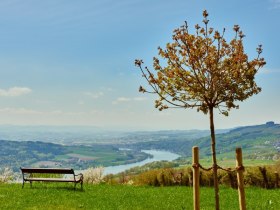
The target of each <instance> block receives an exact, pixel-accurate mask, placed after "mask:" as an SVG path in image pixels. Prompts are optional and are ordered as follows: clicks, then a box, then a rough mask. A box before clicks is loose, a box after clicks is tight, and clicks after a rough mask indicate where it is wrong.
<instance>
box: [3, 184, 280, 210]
mask: <svg viewBox="0 0 280 210" xmlns="http://www.w3.org/2000/svg"><path fill="white" fill-rule="evenodd" d="M279 193H280V190H265V189H259V188H247V189H246V198H247V200H246V201H247V209H256V210H262V209H264V210H266V209H275V210H276V209H277V210H278V209H280V200H279ZM220 198H221V200H220V202H221V209H230V210H231V209H238V193H237V191H236V190H233V189H230V188H226V187H221V189H220ZM192 208H193V207H192V188H189V187H135V186H123V185H115V186H110V185H85V187H84V191H81V190H80V189H79V186H78V188H77V190H76V191H74V190H73V185H71V184H70V183H69V184H63V183H57V184H47V183H43V184H40V183H34V185H33V188H30V186H29V185H28V184H27V185H26V186H25V188H23V189H21V185H20V184H2V185H0V209H1V210H2V209H40V210H41V209H67V210H69V209H93V210H94V209H104V210H105V209H106V210H110V209H112V210H118V209H127V210H128V209H129V210H131V209H133V210H134V209H135V210H137V209H145V210H146V209H160V210H165V209H166V210H169V209H174V210H175V209H176V210H180V209H186V210H189V209H192ZM212 209H214V192H213V189H212V188H201V210H212Z"/></svg>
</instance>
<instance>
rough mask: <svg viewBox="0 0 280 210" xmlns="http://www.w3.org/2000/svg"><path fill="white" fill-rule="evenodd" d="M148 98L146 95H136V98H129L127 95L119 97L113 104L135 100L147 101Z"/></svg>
mask: <svg viewBox="0 0 280 210" xmlns="http://www.w3.org/2000/svg"><path fill="white" fill-rule="evenodd" d="M145 100H147V98H145V97H134V98H127V97H119V98H117V99H116V100H114V101H113V102H112V104H119V103H126V102H135V101H138V102H139V101H145Z"/></svg>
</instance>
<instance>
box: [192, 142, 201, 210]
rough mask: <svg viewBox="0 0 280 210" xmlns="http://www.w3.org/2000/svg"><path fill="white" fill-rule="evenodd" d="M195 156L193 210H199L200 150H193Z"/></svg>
mask: <svg viewBox="0 0 280 210" xmlns="http://www.w3.org/2000/svg"><path fill="white" fill-rule="evenodd" d="M192 155H193V209H194V210H199V209H200V206H199V149H198V147H193V148H192Z"/></svg>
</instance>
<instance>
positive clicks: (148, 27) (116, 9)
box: [0, 0, 280, 130]
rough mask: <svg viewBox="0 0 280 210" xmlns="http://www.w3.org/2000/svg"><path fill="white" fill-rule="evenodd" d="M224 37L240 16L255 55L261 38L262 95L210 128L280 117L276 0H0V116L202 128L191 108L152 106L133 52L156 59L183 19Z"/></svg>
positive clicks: (11, 120)
mask: <svg viewBox="0 0 280 210" xmlns="http://www.w3.org/2000/svg"><path fill="white" fill-rule="evenodd" d="M205 9H206V10H207V11H208V12H209V20H210V23H209V24H210V26H212V27H214V28H215V29H217V30H220V31H222V29H223V28H226V37H228V39H230V38H231V37H233V36H234V33H233V31H232V28H233V25H235V24H239V25H240V27H241V29H242V30H243V32H244V34H245V35H246V37H245V40H244V44H245V50H246V52H247V53H248V55H249V57H250V58H251V59H252V58H254V57H255V56H256V51H255V49H256V47H257V46H258V44H262V45H263V49H264V51H263V57H264V58H265V59H266V61H267V65H266V66H265V67H264V68H263V69H261V70H260V72H259V73H258V75H257V77H256V81H257V84H258V85H259V86H260V87H262V92H261V93H260V94H258V95H254V96H253V97H251V98H249V99H247V100H246V101H244V102H241V103H239V105H240V109H238V110H232V111H231V112H230V115H229V117H224V116H222V115H221V114H219V113H218V112H215V125H216V128H219V129H222V128H233V127H237V126H242V125H253V124H262V123H265V122H267V121H275V122H276V123H277V122H278V123H280V111H279V104H280V94H279V90H280V82H279V81H280V58H279V49H280V42H279V34H280V0H262V1H260V0H248V1H242V0H236V1H227V2H226V3H225V1H221V0H220V1H218V0H208V1H203V0H173V1H168V0H118V1H115V0H83V1H74V0H48V1H38V0H25V1H22V0H0V26H1V27H0V125H59V126H61V125H74V126H75V125H77V126H84V125H85V126H97V127H102V128H108V129H128V130H131V129H133V130H182V129H208V128H209V119H208V116H207V115H204V114H202V113H197V112H196V110H191V109H190V110H185V109H180V110H165V111H162V112H160V111H158V110H157V109H155V108H154V100H155V99H156V97H155V96H154V95H149V94H143V93H139V92H138V88H139V86H140V85H142V86H144V87H145V86H146V87H147V84H146V83H145V81H144V80H143V78H142V76H141V73H140V71H139V69H137V68H136V67H135V66H134V60H135V59H143V60H144V62H145V65H147V66H149V67H152V58H153V57H154V56H157V53H158V52H157V48H158V46H161V47H165V45H166V43H168V42H170V41H172V39H171V38H172V32H173V30H174V29H176V28H178V27H180V26H181V25H183V24H184V21H188V24H189V27H190V29H191V30H193V31H194V25H195V24H197V23H199V24H202V22H201V21H202V11H203V10H205Z"/></svg>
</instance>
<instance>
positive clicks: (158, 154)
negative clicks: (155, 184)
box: [103, 150, 180, 175]
mask: <svg viewBox="0 0 280 210" xmlns="http://www.w3.org/2000/svg"><path fill="white" fill-rule="evenodd" d="M141 152H144V153H147V154H149V155H152V158H147V159H145V160H143V161H140V162H136V163H130V164H124V165H118V166H108V167H105V168H104V173H103V174H104V175H107V174H117V173H121V172H123V171H125V170H128V169H131V168H133V167H137V166H143V165H145V164H147V163H151V162H154V161H163V160H165V161H173V160H176V159H177V158H179V157H180V155H178V154H175V153H172V152H168V151H160V150H142V151H141Z"/></svg>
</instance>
